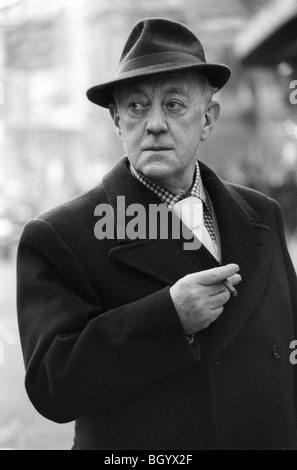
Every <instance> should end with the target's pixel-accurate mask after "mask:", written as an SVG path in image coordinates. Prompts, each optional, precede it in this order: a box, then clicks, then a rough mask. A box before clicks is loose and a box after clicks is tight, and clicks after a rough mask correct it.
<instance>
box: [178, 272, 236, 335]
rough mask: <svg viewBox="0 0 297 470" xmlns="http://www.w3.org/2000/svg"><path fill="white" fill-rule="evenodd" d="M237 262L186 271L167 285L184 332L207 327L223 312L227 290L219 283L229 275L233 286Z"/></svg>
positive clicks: (191, 332) (228, 295)
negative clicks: (172, 283) (169, 285)
mask: <svg viewBox="0 0 297 470" xmlns="http://www.w3.org/2000/svg"><path fill="white" fill-rule="evenodd" d="M239 269H240V268H239V266H237V265H236V264H229V265H228V266H222V267H219V268H213V269H209V270H207V271H201V272H199V273H194V274H189V275H188V276H185V277H183V278H182V279H180V280H179V281H177V282H176V284H174V285H173V286H172V287H171V288H170V295H171V298H172V301H173V303H174V306H175V308H176V311H177V314H178V316H179V318H180V321H181V323H182V326H183V328H184V330H185V333H186V334H187V335H191V334H194V333H197V332H198V331H201V330H204V329H205V328H208V327H209V325H210V324H211V323H213V322H214V321H215V320H217V318H218V317H219V316H220V315H221V314H222V313H223V311H224V305H225V304H226V303H227V302H228V301H229V300H230V292H229V291H228V289H226V287H225V285H224V284H223V283H222V281H224V280H225V279H229V281H230V282H231V284H232V285H233V286H235V285H237V284H239V283H240V282H241V276H240V275H239V274H237V273H238V271H239Z"/></svg>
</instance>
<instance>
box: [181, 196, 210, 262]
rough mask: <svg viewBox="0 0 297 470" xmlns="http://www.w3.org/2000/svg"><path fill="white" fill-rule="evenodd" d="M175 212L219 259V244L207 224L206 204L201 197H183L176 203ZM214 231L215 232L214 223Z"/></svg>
mask: <svg viewBox="0 0 297 470" xmlns="http://www.w3.org/2000/svg"><path fill="white" fill-rule="evenodd" d="M173 212H174V213H175V214H176V215H177V216H178V217H179V218H180V219H181V220H182V222H183V223H184V224H185V225H186V226H187V227H188V228H189V229H190V230H191V232H193V234H194V235H195V236H196V237H197V238H198V239H199V240H200V241H201V243H203V245H204V246H205V248H207V250H208V251H209V252H210V253H211V254H212V255H213V256H214V257H215V258H216V260H218V261H219V253H218V246H217V244H216V243H215V241H214V239H213V237H212V236H211V234H210V233H209V231H208V230H207V228H206V226H205V214H204V204H203V202H202V201H201V199H199V198H197V197H192V196H191V197H187V198H186V199H182V200H181V201H179V202H177V203H176V204H175V205H174V207H173ZM211 223H212V221H211ZM212 231H213V234H214V228H213V223H212ZM214 238H215V235H214Z"/></svg>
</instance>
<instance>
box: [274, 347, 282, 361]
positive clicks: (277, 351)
mask: <svg viewBox="0 0 297 470" xmlns="http://www.w3.org/2000/svg"><path fill="white" fill-rule="evenodd" d="M272 351H273V355H274V358H275V359H277V360H278V359H280V358H281V354H280V349H279V347H278V345H277V344H275V345H274V346H273V348H272Z"/></svg>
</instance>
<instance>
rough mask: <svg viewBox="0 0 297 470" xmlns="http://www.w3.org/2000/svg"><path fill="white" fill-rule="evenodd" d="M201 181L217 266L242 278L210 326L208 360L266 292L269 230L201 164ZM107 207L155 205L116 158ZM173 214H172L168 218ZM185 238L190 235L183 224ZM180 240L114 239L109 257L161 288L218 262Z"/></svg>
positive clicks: (107, 185)
mask: <svg viewBox="0 0 297 470" xmlns="http://www.w3.org/2000/svg"><path fill="white" fill-rule="evenodd" d="M200 168H201V175H202V179H203V183H204V185H205V187H206V189H207V191H208V193H209V195H210V197H211V200H212V202H213V206H214V209H215V212H216V217H217V221H218V228H219V232H220V238H221V247H222V264H224V265H225V264H228V263H237V264H238V265H239V266H240V268H241V275H242V278H243V281H242V283H241V284H240V286H239V288H238V291H239V297H238V298H237V299H231V300H230V302H229V303H228V304H227V306H226V308H225V311H224V313H223V315H222V316H221V317H220V318H219V319H218V320H217V321H216V323H215V324H214V328H213V332H212V338H211V345H212V346H211V348H210V351H211V356H213V357H214V358H215V357H218V356H219V355H220V354H221V352H222V351H223V350H224V349H225V348H226V347H227V346H228V345H230V344H231V343H232V342H233V341H234V340H235V338H236V336H237V335H238V333H239V331H240V330H241V329H242V327H243V326H244V324H245V323H246V322H247V320H248V318H249V317H250V316H251V315H252V313H253V312H254V310H255V308H256V307H257V305H258V303H259V301H260V299H261V297H262V295H263V292H264V288H265V284H266V281H267V276H268V272H269V266H270V262H271V251H270V229H269V228H268V227H266V226H264V225H262V224H261V222H260V219H259V217H258V215H257V214H256V213H255V211H254V210H253V209H252V208H251V207H250V206H249V205H248V204H247V202H246V201H245V200H244V199H243V198H242V197H241V196H240V195H239V194H238V192H237V191H236V190H235V189H234V188H233V187H232V186H231V185H229V184H227V183H225V182H223V181H222V180H221V179H220V178H219V177H218V176H217V175H216V174H215V173H214V172H213V171H212V170H211V169H210V168H208V167H207V166H206V165H205V164H203V163H200ZM103 188H104V190H105V193H106V195H107V199H108V201H109V203H110V204H111V205H112V207H113V208H114V211H115V215H116V216H118V214H117V196H119V195H123V196H125V201H126V207H127V206H128V205H131V204H135V203H138V204H141V205H143V206H144V207H146V208H147V207H149V204H160V201H159V199H158V198H157V196H155V195H154V194H153V193H152V192H151V191H150V190H148V189H147V188H145V187H144V186H143V185H142V184H141V183H140V182H139V181H138V180H136V179H135V178H134V177H133V176H132V175H131V173H130V171H129V169H128V161H127V159H126V158H124V159H121V160H120V161H119V162H118V163H117V165H116V166H115V168H114V169H113V170H112V171H111V172H110V173H109V175H107V176H106V177H105V179H104V181H103ZM171 216H172V214H171ZM184 230H185V232H184V233H185V234H186V236H189V234H190V232H189V231H187V228H186V227H185V226H184ZM184 242H185V240H184V239H179V240H173V239H172V238H170V239H168V240H159V239H158V240H150V239H148V237H147V238H146V239H144V240H137V241H131V240H129V239H128V238H127V237H126V238H124V239H122V240H119V245H118V246H117V247H116V248H113V249H112V250H111V252H110V256H111V257H113V258H114V259H116V260H117V261H118V262H119V263H123V264H125V265H127V266H129V267H131V268H133V269H135V270H137V271H139V272H141V273H143V274H146V275H147V276H149V277H151V278H154V279H156V280H158V281H159V282H161V283H163V284H164V285H172V284H174V283H175V282H176V281H177V280H178V279H180V278H181V277H183V276H185V275H187V274H189V273H193V272H196V271H202V270H205V269H210V268H212V267H216V266H218V262H217V261H216V260H215V259H214V258H213V257H212V256H211V254H210V253H209V252H208V251H207V250H206V249H205V248H204V247H203V246H202V247H201V248H200V249H199V250H198V251H185V250H184Z"/></svg>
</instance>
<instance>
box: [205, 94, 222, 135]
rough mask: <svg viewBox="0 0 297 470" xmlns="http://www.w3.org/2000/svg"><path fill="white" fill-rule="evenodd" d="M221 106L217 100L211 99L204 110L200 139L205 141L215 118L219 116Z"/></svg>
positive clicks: (211, 129)
mask: <svg viewBox="0 0 297 470" xmlns="http://www.w3.org/2000/svg"><path fill="white" fill-rule="evenodd" d="M220 112H221V106H220V105H219V103H218V102H217V101H211V103H210V104H209V105H208V107H207V109H206V111H205V115H204V116H205V124H204V128H203V132H202V136H201V141H202V142H205V141H206V140H207V139H208V137H209V136H210V134H211V133H212V131H213V130H214V127H215V125H216V122H217V120H218V119H219V117H220Z"/></svg>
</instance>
